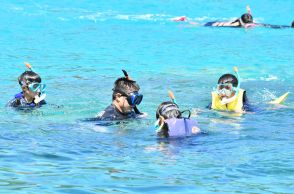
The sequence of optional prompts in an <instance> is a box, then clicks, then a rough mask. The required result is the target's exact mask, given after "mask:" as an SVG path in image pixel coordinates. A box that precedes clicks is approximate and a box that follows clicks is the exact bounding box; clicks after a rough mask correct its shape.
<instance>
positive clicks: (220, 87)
mask: <svg viewBox="0 0 294 194" xmlns="http://www.w3.org/2000/svg"><path fill="white" fill-rule="evenodd" d="M234 72H235V73H236V75H237V77H236V76H235V75H233V74H224V75H222V76H221V77H220V78H219V80H218V84H217V88H216V89H214V91H212V92H211V103H210V104H209V105H208V108H210V109H213V110H218V111H229V112H235V113H244V112H246V111H253V107H252V106H250V104H249V102H248V98H247V95H246V91H245V90H244V89H241V88H240V75H239V72H238V68H237V67H234ZM288 94H289V92H287V93H285V94H284V95H282V96H281V97H279V98H277V99H275V100H273V101H271V102H269V103H270V104H280V103H281V102H283V101H284V100H285V99H286V98H287V96H288Z"/></svg>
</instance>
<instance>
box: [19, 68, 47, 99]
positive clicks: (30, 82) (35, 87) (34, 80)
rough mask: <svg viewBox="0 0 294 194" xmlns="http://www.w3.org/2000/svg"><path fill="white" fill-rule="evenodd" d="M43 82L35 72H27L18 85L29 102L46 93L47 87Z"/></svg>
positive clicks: (20, 78) (23, 74)
mask: <svg viewBox="0 0 294 194" xmlns="http://www.w3.org/2000/svg"><path fill="white" fill-rule="evenodd" d="M41 81H42V79H41V77H40V76H39V75H38V74H37V73H35V72H33V71H25V72H23V73H22V74H21V75H20V76H19V77H18V83H19V85H20V86H21V88H22V91H23V94H24V96H25V98H26V99H27V100H28V101H29V102H31V101H32V100H34V99H35V98H36V97H38V96H40V94H42V93H43V92H44V90H45V87H46V85H45V84H41Z"/></svg>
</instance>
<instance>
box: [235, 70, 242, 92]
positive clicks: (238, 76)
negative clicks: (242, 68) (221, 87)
mask: <svg viewBox="0 0 294 194" xmlns="http://www.w3.org/2000/svg"><path fill="white" fill-rule="evenodd" d="M234 72H235V73H236V75H237V79H238V85H237V87H236V88H235V91H236V94H235V95H236V96H237V95H238V93H239V90H240V85H241V77H240V74H239V71H238V68H237V67H234Z"/></svg>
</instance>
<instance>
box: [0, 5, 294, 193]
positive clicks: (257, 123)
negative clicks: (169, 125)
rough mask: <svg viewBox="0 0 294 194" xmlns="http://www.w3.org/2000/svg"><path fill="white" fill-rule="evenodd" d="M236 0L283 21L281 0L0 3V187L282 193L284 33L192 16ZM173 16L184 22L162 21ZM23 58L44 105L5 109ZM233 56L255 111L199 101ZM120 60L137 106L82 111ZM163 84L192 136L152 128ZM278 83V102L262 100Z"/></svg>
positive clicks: (224, 13) (291, 163)
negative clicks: (117, 113)
mask: <svg viewBox="0 0 294 194" xmlns="http://www.w3.org/2000/svg"><path fill="white" fill-rule="evenodd" d="M247 4H249V5H250V6H251V10H252V14H253V16H254V18H255V20H256V21H258V22H262V23H270V24H283V25H290V24H291V22H292V20H293V19H294V18H293V9H294V2H293V0H283V1H282V0H258V1H248V2H244V1H234V2H232V1H228V0H222V1H213V0H206V1H203V0H198V1H172V0H159V1H158V0H157V1H155V0H151V1H133V0H126V1H113V0H108V1H94V0H86V1H68V0H63V1H44V0H42V1H36V0H29V1H21V0H11V1H7V0H3V1H1V6H0V29H1V31H0V49H1V52H0V62H1V71H0V82H1V84H0V95H1V98H0V107H1V108H0V193H77V194H90V193H150V192H152V193H293V190H294V184H293V182H294V149H293V142H294V131H293V129H294V120H293V117H294V109H293V108H294V102H293V100H294V97H293V89H294V80H293V75H294V69H293V62H294V55H293V53H294V44H293V43H294V36H293V33H294V30H293V29H269V28H255V29H235V28H209V27H201V25H202V24H204V23H206V22H209V21H215V20H230V19H234V18H236V17H239V16H240V15H241V14H243V13H244V12H245V11H246V9H245V7H246V5H247ZM183 15H185V16H187V17H188V18H189V20H190V21H193V22H197V23H198V25H190V24H189V23H185V22H173V21H171V19H172V18H174V17H178V16H183ZM24 61H27V62H30V63H31V64H32V66H33V67H34V68H35V69H36V71H37V72H38V73H39V74H40V75H41V77H42V80H43V82H44V83H46V84H47V103H48V105H46V106H44V107H42V108H40V109H35V110H31V111H16V110H13V109H11V108H7V107H5V105H6V103H7V102H8V101H9V100H10V99H12V98H13V97H14V94H16V93H18V92H19V91H20V87H19V85H18V82H17V78H18V76H19V75H20V74H21V73H22V72H23V71H24V70H25V65H24V64H23V62H24ZM233 66H238V68H239V72H240V76H241V87H242V88H244V89H246V90H247V95H248V98H249V100H250V102H251V103H252V104H253V105H255V106H256V107H259V109H258V111H256V112H255V113H248V114H245V115H243V116H235V115H233V114H220V113H217V112H214V111H211V110H208V109H207V108H206V106H207V105H208V104H209V103H210V98H211V96H210V92H211V90H212V89H213V87H215V86H216V83H217V80H218V78H219V77H220V76H221V75H222V74H224V73H232V72H233ZM121 69H126V70H127V71H128V73H129V74H130V76H131V77H132V78H133V79H135V80H136V81H137V82H138V83H139V84H140V86H141V92H142V93H143V94H144V99H143V102H142V103H141V105H140V106H139V109H140V110H141V111H143V112H146V113H147V114H148V117H147V118H145V119H141V120H130V121H128V122H123V123H118V124H116V125H112V126H104V127H102V126H99V125H96V123H91V122H82V121H81V120H82V119H84V118H91V117H94V116H95V115H96V114H97V113H98V112H100V111H102V110H103V109H104V108H105V107H106V106H108V105H109V104H110V103H111V95H112V86H113V82H114V81H115V79H116V78H118V77H121V76H123V74H122V72H121ZM168 89H171V90H173V91H174V93H175V96H176V97H177V101H178V104H179V106H180V107H181V108H182V109H191V110H192V112H193V115H192V116H193V117H194V118H195V119H197V120H198V122H199V125H200V127H201V129H202V131H203V133H202V134H201V135H199V136H196V137H192V138H186V139H178V140H160V139H157V138H156V136H155V131H154V127H153V124H154V122H155V111H156V108H157V106H158V105H159V104H160V103H161V102H163V101H167V100H169V98H168V95H167V90H168ZM287 91H289V92H292V93H290V95H289V97H288V99H287V101H286V103H284V105H281V106H272V105H268V104H267V102H268V101H270V100H271V99H273V98H275V97H278V96H280V95H282V94H283V93H285V92H287Z"/></svg>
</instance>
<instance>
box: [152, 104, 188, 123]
mask: <svg viewBox="0 0 294 194" xmlns="http://www.w3.org/2000/svg"><path fill="white" fill-rule="evenodd" d="M159 115H160V116H163V118H164V119H170V118H180V117H181V116H182V113H181V111H180V110H179V107H178V105H177V104H175V103H173V102H170V101H168V102H163V103H161V104H160V105H159V106H158V108H157V111H156V119H158V118H159Z"/></svg>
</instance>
